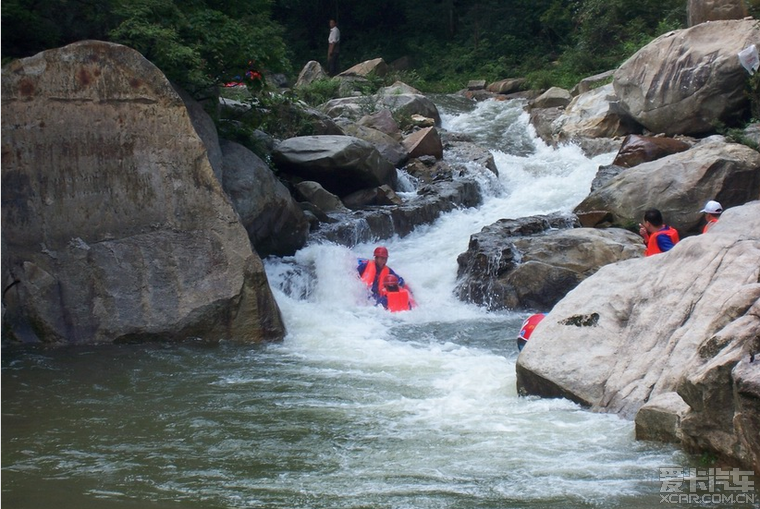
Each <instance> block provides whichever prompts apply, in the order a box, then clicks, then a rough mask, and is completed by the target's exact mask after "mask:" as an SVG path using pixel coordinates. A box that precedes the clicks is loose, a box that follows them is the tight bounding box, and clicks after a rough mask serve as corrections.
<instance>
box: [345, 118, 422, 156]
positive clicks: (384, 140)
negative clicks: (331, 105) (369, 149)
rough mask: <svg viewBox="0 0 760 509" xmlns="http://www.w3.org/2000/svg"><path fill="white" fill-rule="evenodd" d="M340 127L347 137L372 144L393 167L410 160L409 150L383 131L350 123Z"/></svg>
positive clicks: (347, 122) (346, 122)
mask: <svg viewBox="0 0 760 509" xmlns="http://www.w3.org/2000/svg"><path fill="white" fill-rule="evenodd" d="M386 111H387V110H386ZM340 125H341V129H342V130H343V132H344V133H345V134H346V135H348V136H353V137H355V138H359V139H360V140H364V141H366V142H368V143H370V144H371V145H372V146H373V147H375V149H377V151H378V152H380V155H381V156H383V158H385V159H386V160H387V161H388V162H389V163H391V164H392V165H393V166H396V167H398V166H400V165H402V164H404V163H405V162H406V160H407V159H409V152H407V149H406V148H405V147H404V146H403V145H402V144H401V143H399V142H398V141H396V140H395V139H393V138H391V137H390V136H388V135H387V134H385V133H384V132H382V131H378V130H377V129H373V128H371V127H366V126H362V125H359V124H355V123H353V122H350V121H344V122H341V124H340Z"/></svg>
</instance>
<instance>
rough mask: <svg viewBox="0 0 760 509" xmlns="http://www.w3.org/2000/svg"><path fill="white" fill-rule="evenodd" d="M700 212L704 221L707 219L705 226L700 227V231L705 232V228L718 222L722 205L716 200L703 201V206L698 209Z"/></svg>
mask: <svg viewBox="0 0 760 509" xmlns="http://www.w3.org/2000/svg"><path fill="white" fill-rule="evenodd" d="M700 212H701V213H703V214H704V215H705V221H707V224H705V227H704V228H702V233H707V230H709V229H710V228H712V226H713V225H714V224H715V223H717V222H718V219H719V218H720V215H721V213H723V207H722V206H721V204H720V203H718V202H717V201H715V200H710V201H708V202H707V203H705V208H703V209H702V210H700Z"/></svg>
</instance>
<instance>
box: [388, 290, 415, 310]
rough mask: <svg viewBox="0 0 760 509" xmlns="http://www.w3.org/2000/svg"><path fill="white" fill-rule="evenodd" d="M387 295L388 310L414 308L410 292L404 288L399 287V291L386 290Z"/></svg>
mask: <svg viewBox="0 0 760 509" xmlns="http://www.w3.org/2000/svg"><path fill="white" fill-rule="evenodd" d="M385 297H386V298H387V299H388V311H390V312H391V313H395V312H397V311H409V310H410V309H412V301H411V299H410V295H409V292H408V291H406V289H404V288H399V290H398V291H397V292H386V293H385Z"/></svg>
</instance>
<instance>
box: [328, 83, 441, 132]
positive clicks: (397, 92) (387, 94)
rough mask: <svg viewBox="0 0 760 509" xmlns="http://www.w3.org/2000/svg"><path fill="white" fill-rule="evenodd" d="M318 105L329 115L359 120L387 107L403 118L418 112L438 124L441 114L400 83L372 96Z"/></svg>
mask: <svg viewBox="0 0 760 509" xmlns="http://www.w3.org/2000/svg"><path fill="white" fill-rule="evenodd" d="M321 108H322V109H323V110H324V111H325V113H327V114H328V115H330V116H331V117H333V118H334V117H340V116H342V117H346V118H348V119H350V120H359V119H360V118H362V117H363V116H365V115H368V114H372V113H375V112H377V111H379V110H382V109H388V110H390V111H391V112H392V113H393V114H395V115H400V116H404V117H411V116H412V115H422V116H424V117H428V118H432V119H433V120H434V121H435V124H436V125H441V115H440V113H439V112H438V107H436V105H435V104H434V103H433V101H431V100H430V99H429V98H427V97H425V96H424V95H422V94H421V93H420V92H419V91H418V90H416V89H414V88H412V87H410V86H409V85H406V84H405V83H401V82H397V83H394V84H393V85H391V86H389V87H385V88H381V89H380V90H378V92H377V93H376V94H374V95H366V96H361V97H341V98H339V99H333V100H331V101H328V102H326V103H325V104H323V105H322V106H321Z"/></svg>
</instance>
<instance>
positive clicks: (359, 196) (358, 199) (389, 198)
mask: <svg viewBox="0 0 760 509" xmlns="http://www.w3.org/2000/svg"><path fill="white" fill-rule="evenodd" d="M343 203H344V204H345V205H346V207H348V208H350V209H354V210H360V209H363V208H367V207H370V206H378V205H379V206H382V205H401V204H402V203H403V202H402V200H401V198H399V197H398V195H397V194H396V192H395V191H394V190H393V189H391V188H390V187H388V186H380V187H376V188H374V189H362V190H361V191H357V192H355V193H351V194H349V195H348V196H346V197H345V198H343Z"/></svg>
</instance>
